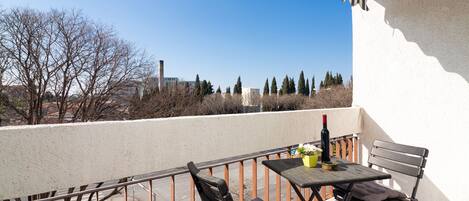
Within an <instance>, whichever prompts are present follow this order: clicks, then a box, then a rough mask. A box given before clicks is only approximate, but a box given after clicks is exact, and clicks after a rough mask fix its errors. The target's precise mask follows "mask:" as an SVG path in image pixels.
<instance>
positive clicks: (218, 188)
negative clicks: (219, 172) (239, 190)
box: [187, 161, 233, 201]
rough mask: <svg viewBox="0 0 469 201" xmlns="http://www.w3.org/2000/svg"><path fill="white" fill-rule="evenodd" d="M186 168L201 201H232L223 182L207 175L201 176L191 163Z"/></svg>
mask: <svg viewBox="0 0 469 201" xmlns="http://www.w3.org/2000/svg"><path fill="white" fill-rule="evenodd" d="M187 168H189V172H190V174H191V176H192V179H193V180H194V184H195V186H196V188H197V191H198V192H199V195H200V199H201V200H202V201H233V197H232V196H231V194H230V192H229V190H228V186H227V185H226V182H225V180H223V179H220V178H217V177H213V176H209V175H202V174H201V173H200V170H199V169H198V168H197V167H196V166H195V164H194V163H193V162H192V161H191V162H189V163H187Z"/></svg>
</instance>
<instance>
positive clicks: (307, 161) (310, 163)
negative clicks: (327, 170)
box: [302, 154, 319, 168]
mask: <svg viewBox="0 0 469 201" xmlns="http://www.w3.org/2000/svg"><path fill="white" fill-rule="evenodd" d="M302 158H303V165H304V166H306V167H310V168H313V167H316V166H317V165H318V158H319V154H313V155H310V156H303V157H302Z"/></svg>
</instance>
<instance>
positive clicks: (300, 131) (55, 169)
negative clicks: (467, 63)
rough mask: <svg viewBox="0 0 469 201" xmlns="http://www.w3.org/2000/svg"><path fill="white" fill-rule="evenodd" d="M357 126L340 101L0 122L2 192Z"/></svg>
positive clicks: (122, 173) (79, 181) (159, 166)
mask: <svg viewBox="0 0 469 201" xmlns="http://www.w3.org/2000/svg"><path fill="white" fill-rule="evenodd" d="M323 113H324V114H328V117H329V125H328V126H329V129H330V131H331V136H332V137H334V136H335V137H337V136H341V135H347V134H353V133H360V128H361V125H360V122H361V120H360V109H359V108H342V109H327V110H303V111H292V112H271V113H269V112H266V113H251V114H239V115H217V116H199V117H179V118H167V119H149V120H137V121H120V122H95V123H77V124H62V125H38V126H20V127H4V128H0V181H1V182H0V200H1V199H5V198H12V197H16V196H24V195H29V194H33V193H41V192H46V191H50V190H53V189H58V188H64V187H71V186H79V185H83V184H89V183H93V182H98V181H105V180H110V179H118V178H122V177H126V176H132V175H137V174H143V173H149V172H153V171H158V170H164V169H168V168H174V167H179V166H184V165H185V164H186V163H187V162H188V161H189V160H193V161H195V162H202V161H209V160H215V159H221V158H225V157H230V156H236V155H241V154H247V153H252V152H256V151H262V150H266V149H271V148H277V147H284V146H290V145H293V144H297V143H303V142H307V141H313V140H319V139H320V134H319V133H320V130H321V129H322V125H321V115H322V114H323Z"/></svg>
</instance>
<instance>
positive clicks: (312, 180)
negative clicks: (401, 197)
mask: <svg viewBox="0 0 469 201" xmlns="http://www.w3.org/2000/svg"><path fill="white" fill-rule="evenodd" d="M331 160H332V161H334V162H336V163H337V168H336V170H332V171H327V170H323V169H322V168H321V163H320V162H318V165H317V166H316V167H314V168H309V167H305V166H303V161H302V160H301V158H289V159H278V160H265V161H262V164H264V165H265V166H266V167H268V168H269V169H271V170H273V171H274V172H276V173H277V174H279V175H280V176H282V177H284V178H285V179H287V180H288V181H290V183H291V184H292V187H293V189H294V190H295V192H296V194H297V195H298V197H299V198H300V199H301V200H302V201H306V199H305V198H304V197H303V195H301V192H300V190H299V189H298V187H297V186H299V187H300V188H311V190H312V191H313V196H311V197H310V198H309V200H310V201H311V200H313V198H314V197H316V198H317V199H318V200H319V201H322V200H323V199H322V198H321V195H320V194H319V190H320V188H321V186H328V185H338V184H348V185H347V188H346V189H345V191H346V193H345V196H344V200H345V201H348V200H350V199H351V197H352V196H351V190H352V187H353V184H354V183H356V182H364V181H373V180H381V179H390V178H391V175H390V174H387V173H384V172H380V171H378V170H375V169H372V168H369V167H365V166H362V165H359V164H356V163H352V162H350V161H346V160H339V159H335V158H332V159H331Z"/></svg>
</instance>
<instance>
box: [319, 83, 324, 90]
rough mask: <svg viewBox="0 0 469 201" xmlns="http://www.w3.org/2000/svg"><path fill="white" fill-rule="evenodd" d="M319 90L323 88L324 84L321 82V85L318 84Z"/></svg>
mask: <svg viewBox="0 0 469 201" xmlns="http://www.w3.org/2000/svg"><path fill="white" fill-rule="evenodd" d="M319 88H320V89H323V88H324V82H323V81H321V84H319Z"/></svg>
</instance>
